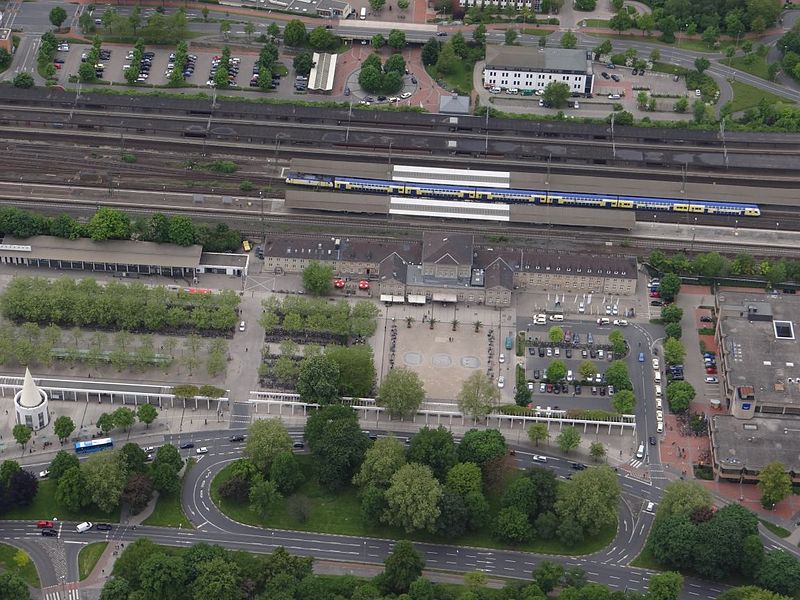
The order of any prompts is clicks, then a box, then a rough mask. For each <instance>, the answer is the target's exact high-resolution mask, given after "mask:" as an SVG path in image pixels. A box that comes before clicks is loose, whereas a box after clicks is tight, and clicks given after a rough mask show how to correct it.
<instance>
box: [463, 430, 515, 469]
mask: <svg viewBox="0 0 800 600" xmlns="http://www.w3.org/2000/svg"><path fill="white" fill-rule="evenodd" d="M505 453H506V440H505V438H504V437H503V434H502V433H500V432H499V431H497V429H470V430H469V431H468V432H467V433H465V434H464V437H463V438H462V439H461V443H460V444H459V445H458V459H459V461H461V462H464V463H467V462H471V463H475V464H476V465H478V466H479V467H481V468H483V467H484V466H485V465H486V464H487V463H489V462H491V461H493V460H494V459H496V458H500V457H501V456H504V455H505Z"/></svg>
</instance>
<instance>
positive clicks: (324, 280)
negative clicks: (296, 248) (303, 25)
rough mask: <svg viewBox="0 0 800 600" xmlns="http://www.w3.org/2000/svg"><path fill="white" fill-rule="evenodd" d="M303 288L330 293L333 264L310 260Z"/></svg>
mask: <svg viewBox="0 0 800 600" xmlns="http://www.w3.org/2000/svg"><path fill="white" fill-rule="evenodd" d="M287 27H288V26H287ZM303 288H305V290H306V291H307V292H309V293H311V294H314V295H315V296H327V295H328V294H330V291H331V289H332V288H333V266H331V265H324V264H322V263H321V262H317V261H315V260H312V261H311V262H310V263H309V264H308V266H307V267H306V268H305V269H304V270H303Z"/></svg>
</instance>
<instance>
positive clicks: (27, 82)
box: [0, 60, 35, 89]
mask: <svg viewBox="0 0 800 600" xmlns="http://www.w3.org/2000/svg"><path fill="white" fill-rule="evenodd" d="M0 62H2V61H1V60H0ZM12 83H13V85H14V87H15V88H23V89H29V88H32V87H33V85H34V83H35V82H34V81H33V75H31V74H30V73H25V72H19V73H17V74H16V75H15V76H14V81H13V82H12Z"/></svg>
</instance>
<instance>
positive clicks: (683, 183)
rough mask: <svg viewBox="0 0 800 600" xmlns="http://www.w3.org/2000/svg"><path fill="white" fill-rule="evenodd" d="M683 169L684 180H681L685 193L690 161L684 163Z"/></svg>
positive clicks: (682, 190)
mask: <svg viewBox="0 0 800 600" xmlns="http://www.w3.org/2000/svg"><path fill="white" fill-rule="evenodd" d="M681 171H683V180H682V181H681V194H685V193H686V174H687V173H688V172H689V163H688V162H685V163H683V167H682V168H681Z"/></svg>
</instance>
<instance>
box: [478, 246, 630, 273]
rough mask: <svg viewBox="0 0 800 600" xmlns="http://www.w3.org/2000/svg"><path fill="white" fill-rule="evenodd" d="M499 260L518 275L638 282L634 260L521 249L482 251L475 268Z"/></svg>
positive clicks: (483, 249) (484, 249)
mask: <svg viewBox="0 0 800 600" xmlns="http://www.w3.org/2000/svg"><path fill="white" fill-rule="evenodd" d="M498 257H500V258H502V259H503V260H504V261H505V262H506V263H507V264H508V265H509V266H510V267H511V269H512V270H513V271H515V272H518V273H524V272H527V273H532V272H547V271H553V272H559V273H574V274H577V275H594V276H600V277H618V278H623V279H634V280H635V279H636V278H637V271H636V268H637V265H636V259H635V258H632V257H627V256H597V255H590V254H567V253H561V252H541V251H537V250H525V249H522V248H520V249H514V248H504V249H493V248H482V249H480V250H478V251H477V252H476V253H475V266H476V267H481V268H484V269H485V268H487V266H488V265H490V264H491V263H492V262H494V261H495V260H497V258H498Z"/></svg>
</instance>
